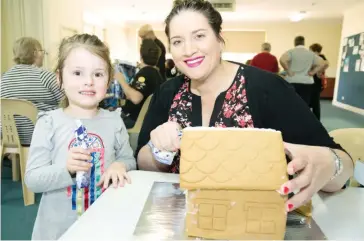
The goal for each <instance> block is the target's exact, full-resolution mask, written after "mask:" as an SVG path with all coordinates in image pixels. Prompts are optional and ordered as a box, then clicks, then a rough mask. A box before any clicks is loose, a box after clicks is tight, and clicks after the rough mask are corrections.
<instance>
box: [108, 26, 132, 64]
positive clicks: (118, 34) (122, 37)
mask: <svg viewBox="0 0 364 241" xmlns="http://www.w3.org/2000/svg"><path fill="white" fill-rule="evenodd" d="M105 30H106V41H105V42H106V44H107V45H108V46H109V48H110V57H111V59H112V60H114V59H121V60H130V59H132V58H133V53H132V52H133V51H131V49H130V48H129V47H128V45H127V44H125V43H127V42H128V41H129V40H128V35H127V34H128V29H127V28H126V27H125V26H123V25H117V24H113V23H106V25H105Z"/></svg>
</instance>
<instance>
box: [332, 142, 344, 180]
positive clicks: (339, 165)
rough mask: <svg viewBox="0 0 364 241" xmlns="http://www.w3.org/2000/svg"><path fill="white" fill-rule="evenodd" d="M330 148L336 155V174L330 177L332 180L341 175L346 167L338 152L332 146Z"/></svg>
mask: <svg viewBox="0 0 364 241" xmlns="http://www.w3.org/2000/svg"><path fill="white" fill-rule="evenodd" d="M329 150H330V151H331V152H332V154H333V155H334V162H335V174H334V175H333V176H332V177H331V179H330V181H331V180H333V179H335V178H336V177H337V176H339V175H340V174H341V173H342V172H343V169H344V167H343V163H342V160H341V159H340V157H339V156H338V155H337V154H336V152H335V151H334V150H333V149H332V148H329Z"/></svg>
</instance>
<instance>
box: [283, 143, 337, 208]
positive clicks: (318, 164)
mask: <svg viewBox="0 0 364 241" xmlns="http://www.w3.org/2000/svg"><path fill="white" fill-rule="evenodd" d="M284 146H285V152H286V154H287V155H288V156H289V157H290V158H291V162H290V163H288V166H287V172H288V174H289V175H293V174H297V173H298V176H297V177H295V178H294V179H292V180H290V181H288V182H286V183H285V184H283V185H282V186H281V190H280V192H281V193H282V194H289V193H292V192H294V191H297V190H299V192H298V193H297V194H295V195H294V196H293V197H292V198H291V199H289V200H288V201H287V203H286V210H287V212H289V211H292V210H294V209H296V208H299V207H300V206H302V205H304V204H306V203H307V202H308V201H310V200H311V198H312V196H313V195H314V194H315V193H317V192H318V191H320V190H321V189H322V188H323V187H324V186H325V185H326V184H327V183H328V182H330V180H331V178H332V177H333V176H334V174H335V171H336V168H335V162H334V156H333V154H332V153H331V151H330V150H329V148H327V147H318V146H305V145H296V144H289V143H284Z"/></svg>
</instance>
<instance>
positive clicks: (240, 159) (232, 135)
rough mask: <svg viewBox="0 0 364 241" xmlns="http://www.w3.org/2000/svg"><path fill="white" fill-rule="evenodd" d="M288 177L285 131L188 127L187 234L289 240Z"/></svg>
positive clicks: (183, 170)
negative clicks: (282, 189)
mask: <svg viewBox="0 0 364 241" xmlns="http://www.w3.org/2000/svg"><path fill="white" fill-rule="evenodd" d="M287 180H288V177H287V163H286V158H285V153H284V147H283V141H282V135H281V133H280V132H279V131H274V130H263V129H238V128H201V127H200V128H197V127H192V128H186V129H185V130H184V131H183V137H182V141H181V160H180V185H181V188H183V189H185V190H187V194H186V195H187V196H186V205H187V213H186V232H187V235H188V236H192V237H201V238H207V239H240V240H241V239H264V240H271V239H283V238H284V234H285V229H286V212H285V200H286V197H285V196H282V195H280V194H279V193H278V192H277V190H279V189H280V186H281V185H282V184H283V183H284V182H286V181H287Z"/></svg>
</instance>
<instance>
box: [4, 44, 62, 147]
mask: <svg viewBox="0 0 364 241" xmlns="http://www.w3.org/2000/svg"><path fill="white" fill-rule="evenodd" d="M13 52H14V61H15V63H16V65H15V66H13V67H12V68H11V69H9V70H8V71H7V72H5V73H4V74H3V75H2V77H1V98H14V99H23V100H28V101H30V102H32V103H33V104H34V105H35V106H36V107H37V108H38V111H50V110H53V109H56V108H57V107H58V104H59V102H60V101H61V100H62V98H63V97H64V94H63V92H62V91H61V89H60V87H59V85H58V83H57V80H56V75H55V74H54V73H52V72H49V71H46V70H43V69H41V68H40V67H42V65H43V58H44V53H45V51H44V50H43V49H42V45H41V44H40V43H39V41H38V40H36V39H34V38H30V37H22V38H20V39H18V40H17V41H16V42H15V44H14V49H13ZM15 121H16V125H17V129H18V134H19V137H20V142H21V144H22V145H25V146H27V145H30V142H31V139H32V135H33V129H34V125H33V123H32V122H31V121H30V120H28V119H27V118H25V117H16V118H15Z"/></svg>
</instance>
